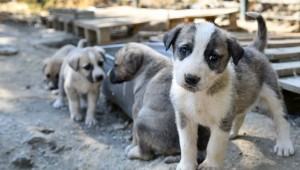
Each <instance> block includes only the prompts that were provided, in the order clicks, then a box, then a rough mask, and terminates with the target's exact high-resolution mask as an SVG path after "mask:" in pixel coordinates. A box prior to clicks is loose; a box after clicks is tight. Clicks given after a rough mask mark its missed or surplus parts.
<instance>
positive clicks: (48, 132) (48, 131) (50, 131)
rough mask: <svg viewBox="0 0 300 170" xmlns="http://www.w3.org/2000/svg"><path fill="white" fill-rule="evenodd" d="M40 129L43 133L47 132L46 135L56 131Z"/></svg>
mask: <svg viewBox="0 0 300 170" xmlns="http://www.w3.org/2000/svg"><path fill="white" fill-rule="evenodd" d="M38 131H39V132H41V133H43V134H46V135H48V134H50V133H54V132H55V131H54V130H53V129H40V130H38Z"/></svg>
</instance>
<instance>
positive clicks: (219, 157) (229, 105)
mask: <svg viewBox="0 0 300 170" xmlns="http://www.w3.org/2000/svg"><path fill="white" fill-rule="evenodd" d="M248 14H249V15H250V16H252V17H254V18H257V21H258V23H259V24H258V25H259V29H263V30H258V31H259V33H258V34H257V36H261V37H256V38H255V39H254V41H253V43H252V44H251V45H250V46H248V47H245V48H242V46H241V45H240V44H239V42H238V41H237V40H236V39H235V38H234V37H233V36H231V35H230V34H229V33H227V32H226V31H224V30H222V29H220V28H218V27H216V26H215V25H214V24H212V23H209V22H201V23H197V24H195V23H191V24H181V25H178V26H177V27H176V28H174V29H173V30H171V31H170V32H168V33H167V34H166V35H165V36H164V44H165V46H166V49H169V48H170V47H171V46H172V49H173V63H174V70H173V77H174V79H173V82H172V87H171V92H170V93H171V94H170V95H171V101H172V103H173V105H174V109H175V113H176V122H177V128H178V132H179V138H180V147H181V160H180V163H179V164H178V165H177V169H178V170H193V169H196V167H197V162H196V152H197V148H196V142H197V126H198V124H201V125H203V126H207V127H209V129H210V131H211V136H210V139H209V142H208V146H207V149H206V151H207V156H206V158H205V160H204V162H203V163H201V164H200V165H199V166H198V168H199V169H201V168H220V167H221V166H222V164H223V162H224V155H225V151H226V148H227V144H228V139H229V136H230V135H231V137H235V136H236V135H237V134H238V130H239V128H240V127H241V125H242V123H243V121H244V118H245V114H246V113H247V112H249V110H251V107H252V106H254V105H255V104H256V102H260V103H263V104H264V105H265V106H267V107H268V108H269V110H270V116H271V117H272V119H273V121H274V124H275V127H276V130H277V142H276V145H275V148H274V152H276V153H277V155H279V156H290V155H293V154H294V147H293V144H292V141H291V139H290V125H289V122H288V116H287V113H286V109H285V105H284V103H283V97H282V94H281V92H280V87H279V86H278V82H277V75H276V73H275V72H274V71H273V69H272V67H271V65H270V63H269V61H268V60H267V57H266V56H265V55H264V54H263V53H261V52H260V51H263V49H264V45H265V43H260V42H259V41H256V40H259V39H261V40H262V42H266V37H267V36H266V35H264V34H266V30H265V29H266V27H265V23H264V20H263V18H262V17H261V16H260V14H258V13H248ZM261 26H263V27H261ZM255 41H256V42H255ZM230 130H231V133H230Z"/></svg>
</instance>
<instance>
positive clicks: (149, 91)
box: [109, 43, 180, 160]
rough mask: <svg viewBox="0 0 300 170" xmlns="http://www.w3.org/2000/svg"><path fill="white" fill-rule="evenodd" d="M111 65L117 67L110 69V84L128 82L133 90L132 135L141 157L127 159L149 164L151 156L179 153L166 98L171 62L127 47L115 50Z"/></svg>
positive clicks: (144, 48) (139, 48) (149, 51)
mask: <svg viewBox="0 0 300 170" xmlns="http://www.w3.org/2000/svg"><path fill="white" fill-rule="evenodd" d="M115 63H117V65H118V66H117V68H113V69H112V71H111V73H110V75H109V76H110V80H111V81H112V82H115V83H116V82H117V83H121V82H124V81H130V80H132V82H133V87H134V95H135V100H134V101H135V103H134V106H133V115H134V116H133V119H134V128H135V129H134V131H136V135H137V145H138V146H139V148H140V152H141V156H140V157H131V158H137V159H144V160H149V159H152V158H153V157H154V152H155V153H160V154H166V155H172V154H177V153H179V151H180V149H179V138H178V133H177V129H176V124H175V114H174V109H173V107H172V104H171V101H170V98H169V91H170V87H171V82H172V63H171V61H170V60H169V59H168V58H166V57H165V56H162V55H161V54H159V53H158V52H156V51H155V50H153V49H151V48H150V47H147V46H145V45H141V44H137V43H129V44H127V45H126V46H124V47H123V48H122V49H120V50H119V52H118V53H117V55H116V58H115ZM134 136H135V134H134ZM133 147H134V146H133ZM129 152H130V151H129Z"/></svg>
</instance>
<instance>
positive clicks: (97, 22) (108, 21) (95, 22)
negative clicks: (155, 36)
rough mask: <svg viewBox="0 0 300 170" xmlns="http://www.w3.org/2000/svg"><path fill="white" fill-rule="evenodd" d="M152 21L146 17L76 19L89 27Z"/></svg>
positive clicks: (80, 23)
mask: <svg viewBox="0 0 300 170" xmlns="http://www.w3.org/2000/svg"><path fill="white" fill-rule="evenodd" d="M149 22H150V21H149V20H148V19H145V18H130V17H115V18H102V19H90V20H76V21H74V24H75V25H76V26H81V27H84V28H88V29H93V30H95V29H99V28H111V27H119V26H129V25H136V24H146V23H149Z"/></svg>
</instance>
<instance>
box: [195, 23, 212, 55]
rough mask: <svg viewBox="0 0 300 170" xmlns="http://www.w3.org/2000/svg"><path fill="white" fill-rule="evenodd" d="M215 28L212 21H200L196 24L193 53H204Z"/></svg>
mask: <svg viewBox="0 0 300 170" xmlns="http://www.w3.org/2000/svg"><path fill="white" fill-rule="evenodd" d="M215 29H216V28H215V26H214V24H212V23H210V22H199V23H197V24H196V34H195V47H194V51H193V53H196V54H204V50H205V49H206V46H207V44H208V42H209V40H210V38H211V35H212V33H213V32H214V31H215Z"/></svg>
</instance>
